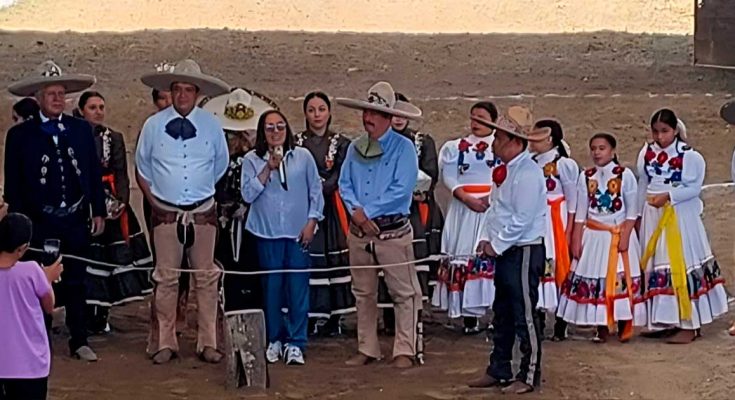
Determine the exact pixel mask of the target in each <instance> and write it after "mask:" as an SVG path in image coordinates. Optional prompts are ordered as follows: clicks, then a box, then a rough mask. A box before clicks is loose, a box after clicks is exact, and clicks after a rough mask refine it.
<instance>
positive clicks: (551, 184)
mask: <svg viewBox="0 0 735 400" xmlns="http://www.w3.org/2000/svg"><path fill="white" fill-rule="evenodd" d="M560 159H561V154H557V156H556V157H554V159H553V160H552V161H551V162H548V163H546V165H544V168H543V170H544V177H545V178H546V191H548V192H553V191H554V190H556V187H557V185H558V183H557V182H558V181H560V180H561V177H560V175H559V168H558V167H557V162H559V160H560ZM534 161H535V160H534Z"/></svg>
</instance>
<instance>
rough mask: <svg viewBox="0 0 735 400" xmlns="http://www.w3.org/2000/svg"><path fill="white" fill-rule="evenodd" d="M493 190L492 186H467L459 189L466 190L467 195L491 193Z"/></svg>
mask: <svg viewBox="0 0 735 400" xmlns="http://www.w3.org/2000/svg"><path fill="white" fill-rule="evenodd" d="M491 188H492V187H491V186H490V185H466V186H460V187H459V188H458V189H462V190H464V192H465V193H471V194H485V193H490V190H491Z"/></svg>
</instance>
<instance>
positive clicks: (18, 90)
mask: <svg viewBox="0 0 735 400" xmlns="http://www.w3.org/2000/svg"><path fill="white" fill-rule="evenodd" d="M96 81H97V79H96V78H95V77H94V76H93V75H86V74H65V73H64V72H63V71H62V70H61V67H59V66H58V65H57V64H56V63H55V62H53V61H45V62H43V63H41V64H40V65H39V66H38V67H36V70H35V71H34V72H33V73H32V74H31V75H30V76H28V77H26V78H25V79H23V80H21V81H18V82H15V83H13V84H12V85H10V86H8V91H9V92H10V93H12V94H14V95H16V96H24V97H26V96H33V95H34V94H35V93H36V92H37V91H39V90H40V89H43V88H44V87H46V86H49V85H61V86H63V87H64V88H65V89H66V93H76V92H81V91H83V90H85V89H87V88H89V87H90V86H92V85H94V83H95V82H96Z"/></svg>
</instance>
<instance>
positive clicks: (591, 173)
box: [584, 167, 597, 178]
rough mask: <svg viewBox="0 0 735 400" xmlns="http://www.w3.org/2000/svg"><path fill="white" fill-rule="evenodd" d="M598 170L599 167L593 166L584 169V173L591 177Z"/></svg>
mask: <svg viewBox="0 0 735 400" xmlns="http://www.w3.org/2000/svg"><path fill="white" fill-rule="evenodd" d="M596 172H597V168H594V167H592V168H590V169H588V170H586V171H584V174H585V176H587V177H588V178H589V177H590V176H592V175H594V174H595V173H596Z"/></svg>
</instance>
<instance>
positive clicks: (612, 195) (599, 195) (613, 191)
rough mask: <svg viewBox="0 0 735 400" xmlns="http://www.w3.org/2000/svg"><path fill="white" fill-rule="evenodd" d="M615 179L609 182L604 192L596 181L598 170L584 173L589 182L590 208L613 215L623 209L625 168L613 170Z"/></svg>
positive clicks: (618, 167)
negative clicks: (622, 191) (622, 192)
mask: <svg viewBox="0 0 735 400" xmlns="http://www.w3.org/2000/svg"><path fill="white" fill-rule="evenodd" d="M612 172H613V174H615V177H614V178H612V179H610V180H609V181H608V182H607V186H606V187H605V188H604V189H605V191H604V192H603V191H602V189H603V188H601V187H600V184H599V182H598V181H597V179H594V176H595V174H596V173H597V168H590V169H588V170H586V171H585V172H584V175H585V179H586V180H587V196H588V201H589V207H590V208H592V209H596V210H597V212H599V213H604V214H613V213H615V212H618V211H620V210H621V209H622V208H623V199H622V195H621V193H620V192H621V188H622V186H623V172H625V168H624V167H622V166H620V165H616V166H615V168H613V170H612Z"/></svg>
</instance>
